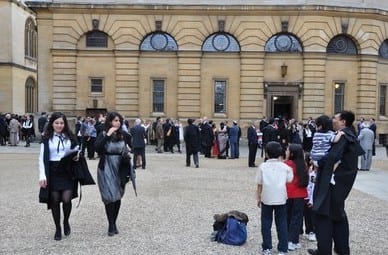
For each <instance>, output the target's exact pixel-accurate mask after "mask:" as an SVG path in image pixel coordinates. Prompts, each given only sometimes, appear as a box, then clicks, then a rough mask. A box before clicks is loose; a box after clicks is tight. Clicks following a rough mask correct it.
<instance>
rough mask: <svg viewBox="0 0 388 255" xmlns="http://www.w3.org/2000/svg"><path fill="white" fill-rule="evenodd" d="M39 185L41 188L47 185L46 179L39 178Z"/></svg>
mask: <svg viewBox="0 0 388 255" xmlns="http://www.w3.org/2000/svg"><path fill="white" fill-rule="evenodd" d="M39 186H40V187H41V188H46V187H47V180H46V179H44V180H40V181H39Z"/></svg>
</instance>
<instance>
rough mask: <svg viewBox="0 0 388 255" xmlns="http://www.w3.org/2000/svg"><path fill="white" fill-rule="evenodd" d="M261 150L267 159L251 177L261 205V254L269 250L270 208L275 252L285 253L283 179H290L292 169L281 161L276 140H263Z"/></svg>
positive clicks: (286, 240) (270, 247)
mask: <svg viewBox="0 0 388 255" xmlns="http://www.w3.org/2000/svg"><path fill="white" fill-rule="evenodd" d="M265 154H266V158H267V160H266V161H265V162H264V163H261V164H260V166H259V168H258V170H257V174H256V179H255V182H256V183H257V191H256V199H257V206H258V207H261V235H262V237H263V243H262V254H263V255H268V254H272V253H271V249H272V236H271V227H272V220H273V212H274V211H275V223H276V230H277V232H278V233H277V234H278V238H279V243H278V247H277V248H278V251H279V253H278V254H279V255H280V254H286V253H287V251H288V237H287V211H286V201H287V190H286V183H287V182H291V181H292V179H293V177H294V176H293V172H292V169H291V168H290V167H289V166H287V165H286V164H285V163H283V161H282V158H281V156H282V155H283V149H282V146H281V145H280V143H278V142H269V143H267V145H266V146H265Z"/></svg>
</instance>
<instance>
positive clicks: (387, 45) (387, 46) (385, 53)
mask: <svg viewBox="0 0 388 255" xmlns="http://www.w3.org/2000/svg"><path fill="white" fill-rule="evenodd" d="M379 56H380V57H382V58H388V40H385V41H384V42H383V43H382V44H381V46H380V49H379Z"/></svg>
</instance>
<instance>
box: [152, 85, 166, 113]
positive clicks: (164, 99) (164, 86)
mask: <svg viewBox="0 0 388 255" xmlns="http://www.w3.org/2000/svg"><path fill="white" fill-rule="evenodd" d="M157 82H161V84H157ZM156 85H162V88H163V91H155V86H156ZM151 89H152V90H151V91H152V92H151V112H152V113H153V114H164V112H165V110H166V79H165V78H151ZM156 93H162V97H161V99H162V102H161V103H159V102H155V101H157V100H155V97H156V96H158V95H156ZM158 106H159V107H161V108H162V109H157V108H158Z"/></svg>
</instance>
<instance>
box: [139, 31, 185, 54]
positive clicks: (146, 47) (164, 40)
mask: <svg viewBox="0 0 388 255" xmlns="http://www.w3.org/2000/svg"><path fill="white" fill-rule="evenodd" d="M140 50H142V51H177V50H178V45H177V43H176V41H175V39H174V38H173V37H172V36H171V35H169V34H167V33H165V32H159V31H158V32H153V33H151V34H148V35H146V36H145V37H144V39H143V41H142V42H141V44H140Z"/></svg>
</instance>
